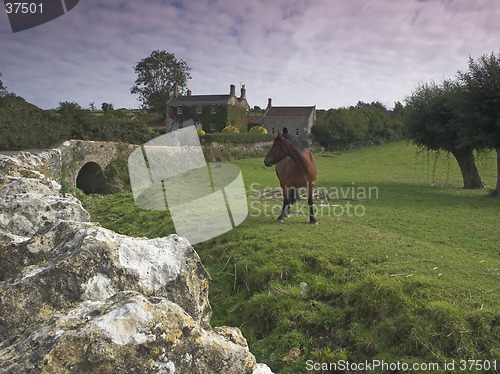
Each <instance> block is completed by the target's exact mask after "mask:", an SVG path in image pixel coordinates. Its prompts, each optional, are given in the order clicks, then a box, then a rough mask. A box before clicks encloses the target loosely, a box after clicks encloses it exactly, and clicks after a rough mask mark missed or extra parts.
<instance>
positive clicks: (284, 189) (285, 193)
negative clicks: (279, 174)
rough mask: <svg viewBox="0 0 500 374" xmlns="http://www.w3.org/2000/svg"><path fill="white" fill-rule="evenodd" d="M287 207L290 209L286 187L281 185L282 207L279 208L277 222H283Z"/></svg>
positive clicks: (286, 215)
mask: <svg viewBox="0 0 500 374" xmlns="http://www.w3.org/2000/svg"><path fill="white" fill-rule="evenodd" d="M287 209H290V200H289V199H288V189H286V188H285V187H283V208H281V212H280V215H279V217H278V222H283V220H284V219H285V218H286V217H288V214H287Z"/></svg>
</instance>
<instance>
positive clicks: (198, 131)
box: [196, 129, 205, 136]
mask: <svg viewBox="0 0 500 374" xmlns="http://www.w3.org/2000/svg"><path fill="white" fill-rule="evenodd" d="M196 132H197V133H198V136H204V135H205V131H203V130H202V129H198V130H196Z"/></svg>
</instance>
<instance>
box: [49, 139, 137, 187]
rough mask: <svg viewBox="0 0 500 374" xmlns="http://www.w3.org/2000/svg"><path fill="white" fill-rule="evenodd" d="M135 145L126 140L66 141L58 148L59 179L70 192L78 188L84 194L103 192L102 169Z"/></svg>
mask: <svg viewBox="0 0 500 374" xmlns="http://www.w3.org/2000/svg"><path fill="white" fill-rule="evenodd" d="M136 147H137V145H133V144H125V143H115V142H104V141H83V140H68V141H66V142H64V143H63V144H62V145H61V146H59V147H58V148H57V149H58V150H60V154H61V158H60V168H59V169H60V172H61V174H60V178H58V179H59V180H60V181H61V184H64V185H66V186H67V187H68V188H69V189H70V190H73V191H74V190H75V189H76V188H79V189H80V190H82V191H83V192H85V193H99V192H103V191H104V187H105V186H104V175H103V170H104V169H105V168H106V166H108V165H109V163H110V162H111V160H113V159H115V158H117V157H128V156H129V155H130V153H132V151H133V150H134V149H135V148H136Z"/></svg>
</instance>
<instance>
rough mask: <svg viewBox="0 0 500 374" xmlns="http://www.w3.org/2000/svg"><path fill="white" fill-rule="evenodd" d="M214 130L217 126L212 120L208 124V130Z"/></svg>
mask: <svg viewBox="0 0 500 374" xmlns="http://www.w3.org/2000/svg"><path fill="white" fill-rule="evenodd" d="M215 130H217V126H216V125H215V123H213V122H212V123H211V124H210V131H215Z"/></svg>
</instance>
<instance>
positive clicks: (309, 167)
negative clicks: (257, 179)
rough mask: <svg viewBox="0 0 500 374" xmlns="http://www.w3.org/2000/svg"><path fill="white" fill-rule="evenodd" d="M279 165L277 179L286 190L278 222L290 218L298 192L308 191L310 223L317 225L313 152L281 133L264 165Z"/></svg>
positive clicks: (298, 141) (268, 153)
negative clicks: (303, 189) (291, 205)
mask: <svg viewBox="0 0 500 374" xmlns="http://www.w3.org/2000/svg"><path fill="white" fill-rule="evenodd" d="M274 164H276V175H277V176H278V179H279V181H280V185H281V189H282V190H283V208H282V209H281V213H280V215H279V217H278V222H283V219H284V218H285V217H287V216H288V214H289V210H290V204H293V203H294V202H295V201H296V200H298V188H300V187H306V188H307V204H308V205H309V223H313V224H316V223H317V220H316V217H314V210H313V190H314V185H315V183H316V175H317V169H316V161H315V160H314V157H313V155H312V153H311V151H310V150H309V149H308V148H307V147H306V146H305V145H304V144H303V143H302V141H301V140H300V139H298V138H291V137H290V136H289V135H288V134H285V135H283V133H281V132H278V136H277V137H276V139H274V143H273V146H272V147H271V149H270V150H269V152H267V155H266V157H265V159H264V165H266V166H267V167H269V166H272V165H274Z"/></svg>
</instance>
